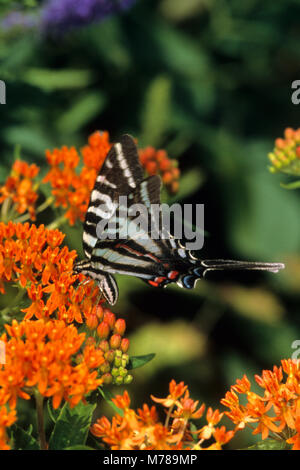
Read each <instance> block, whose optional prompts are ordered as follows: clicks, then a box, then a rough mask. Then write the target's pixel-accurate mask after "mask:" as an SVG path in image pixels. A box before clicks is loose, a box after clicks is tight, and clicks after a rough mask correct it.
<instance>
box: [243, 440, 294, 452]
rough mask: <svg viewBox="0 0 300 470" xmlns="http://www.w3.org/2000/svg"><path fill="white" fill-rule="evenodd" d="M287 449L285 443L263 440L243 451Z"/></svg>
mask: <svg viewBox="0 0 300 470" xmlns="http://www.w3.org/2000/svg"><path fill="white" fill-rule="evenodd" d="M286 448H287V445H286V442H285V441H277V440H276V439H265V440H264V441H259V442H257V443H256V444H254V445H253V446H250V447H247V449H245V450H284V449H286Z"/></svg>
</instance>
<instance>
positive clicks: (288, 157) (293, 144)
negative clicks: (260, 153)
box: [268, 127, 300, 176]
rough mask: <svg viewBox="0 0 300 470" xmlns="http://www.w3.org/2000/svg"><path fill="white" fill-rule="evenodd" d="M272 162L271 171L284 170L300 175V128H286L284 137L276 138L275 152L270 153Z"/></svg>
mask: <svg viewBox="0 0 300 470" xmlns="http://www.w3.org/2000/svg"><path fill="white" fill-rule="evenodd" d="M268 157H269V160H270V162H271V164H272V166H271V167H269V169H270V171H271V173H275V172H278V171H282V172H284V173H288V174H292V175H296V176H297V175H298V176H299V175H300V128H299V129H296V130H294V129H291V128H290V127H288V128H286V129H285V131H284V139H282V138H278V139H276V140H275V147H274V150H273V152H271V153H269V154H268Z"/></svg>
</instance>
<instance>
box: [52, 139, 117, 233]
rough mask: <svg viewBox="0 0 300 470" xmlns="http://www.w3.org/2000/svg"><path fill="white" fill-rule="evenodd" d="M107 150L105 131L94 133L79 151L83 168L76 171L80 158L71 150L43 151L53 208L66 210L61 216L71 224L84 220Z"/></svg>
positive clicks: (75, 151) (107, 141) (64, 148)
mask: <svg viewBox="0 0 300 470" xmlns="http://www.w3.org/2000/svg"><path fill="white" fill-rule="evenodd" d="M110 148H111V143H110V142H109V134H108V132H99V131H97V132H94V134H92V135H91V136H90V137H89V141H88V145H86V146H85V147H83V148H82V149H81V153H82V155H83V163H84V166H83V168H82V170H81V171H80V173H78V172H76V170H77V167H78V164H79V162H80V157H79V154H78V152H77V150H76V149H75V148H74V147H71V148H68V147H66V146H63V147H62V148H61V149H54V150H53V151H50V150H47V151H46V158H47V161H48V164H49V165H50V167H51V169H50V171H49V172H48V173H47V175H46V176H45V178H44V182H49V183H50V184H51V186H52V194H53V195H54V197H55V205H56V206H62V207H63V208H65V209H66V212H65V217H66V218H67V219H68V220H69V222H70V224H71V225H74V223H75V222H76V220H81V221H84V218H85V214H86V211H87V208H88V203H89V200H90V193H91V191H92V189H93V187H94V184H95V181H96V177H97V174H98V171H99V170H100V168H101V166H102V164H103V162H104V160H105V157H106V155H107V153H108V151H109V150H110Z"/></svg>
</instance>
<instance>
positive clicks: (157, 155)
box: [139, 147, 180, 194]
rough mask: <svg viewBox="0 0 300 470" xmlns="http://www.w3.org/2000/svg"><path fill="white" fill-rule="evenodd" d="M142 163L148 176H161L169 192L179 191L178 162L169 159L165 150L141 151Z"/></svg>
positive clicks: (151, 148)
mask: <svg viewBox="0 0 300 470" xmlns="http://www.w3.org/2000/svg"><path fill="white" fill-rule="evenodd" d="M139 156H140V162H141V164H142V166H143V167H144V168H145V170H146V172H147V173H148V175H155V174H160V175H161V177H162V180H163V183H164V184H165V185H166V187H167V190H168V191H169V192H170V193H171V194H174V193H176V192H177V191H178V188H179V184H178V179H179V176H180V171H179V169H178V168H177V161H176V160H171V159H169V158H168V155H167V152H166V151H165V150H155V148H153V147H146V148H144V149H141V150H140V151H139Z"/></svg>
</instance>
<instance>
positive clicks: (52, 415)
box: [47, 400, 61, 423]
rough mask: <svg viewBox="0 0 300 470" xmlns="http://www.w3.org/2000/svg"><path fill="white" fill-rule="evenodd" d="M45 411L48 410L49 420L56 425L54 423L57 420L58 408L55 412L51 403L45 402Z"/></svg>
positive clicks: (49, 401)
mask: <svg viewBox="0 0 300 470" xmlns="http://www.w3.org/2000/svg"><path fill="white" fill-rule="evenodd" d="M47 410H48V413H49V416H50V418H51V420H52V421H53V423H56V421H57V420H58V417H59V414H60V411H61V409H60V408H58V409H57V410H55V409H54V408H53V406H52V401H51V400H47Z"/></svg>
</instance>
